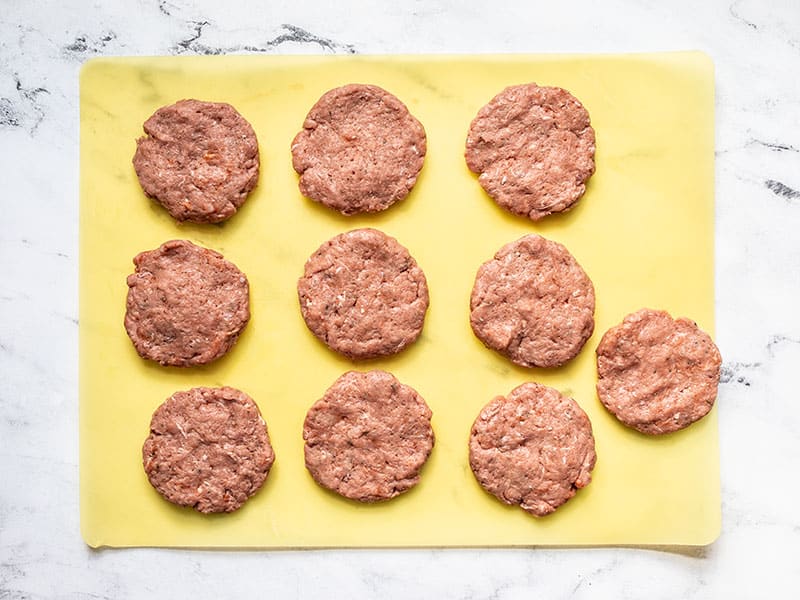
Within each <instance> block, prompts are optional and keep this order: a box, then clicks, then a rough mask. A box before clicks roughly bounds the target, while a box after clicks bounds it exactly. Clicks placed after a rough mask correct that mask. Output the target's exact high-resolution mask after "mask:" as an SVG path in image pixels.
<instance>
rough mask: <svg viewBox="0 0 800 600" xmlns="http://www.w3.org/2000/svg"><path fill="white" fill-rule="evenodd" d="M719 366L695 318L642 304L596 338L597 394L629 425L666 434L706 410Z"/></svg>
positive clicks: (712, 346) (716, 354) (717, 355)
mask: <svg viewBox="0 0 800 600" xmlns="http://www.w3.org/2000/svg"><path fill="white" fill-rule="evenodd" d="M721 366H722V357H721V356H720V353H719V350H718V349H717V346H716V344H714V342H713V341H712V340H711V338H710V337H709V335H708V334H707V333H705V332H704V331H702V330H700V329H699V328H698V327H697V324H696V323H694V321H690V320H689V319H682V318H681V319H673V318H672V317H671V316H670V315H669V313H667V312H665V311H663V310H651V309H647V308H644V309H642V310H639V311H637V312H635V313H633V314H630V315H628V316H627V317H625V319H624V320H623V321H622V323H621V324H620V325H617V326H615V327H612V328H611V329H609V330H608V331H607V332H606V333H605V335H604V336H603V339H602V340H600V345H599V346H598V347H597V374H598V381H597V394H598V396H599V397H600V401H601V402H602V403H603V405H604V406H605V407H606V408H607V409H608V410H609V411H610V412H611V414H613V415H614V416H615V417H617V419H619V420H620V421H621V422H622V423H624V424H625V425H627V426H628V427H632V428H633V429H636V430H637V431H640V432H642V433H646V434H649V435H659V434H662V433H669V432H671V431H677V430H679V429H683V428H684V427H688V426H689V425H691V424H692V423H694V422H695V421H697V420H699V419H701V418H703V417H704V416H706V414H708V411H710V410H711V407H712V406H713V405H714V401H715V400H716V398H717V387H718V386H719V376H720V368H721Z"/></svg>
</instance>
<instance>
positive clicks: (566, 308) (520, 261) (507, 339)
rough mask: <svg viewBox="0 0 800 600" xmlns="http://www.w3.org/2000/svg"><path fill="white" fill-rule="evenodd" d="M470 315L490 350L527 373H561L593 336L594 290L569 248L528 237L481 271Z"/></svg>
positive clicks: (472, 322) (501, 251)
mask: <svg viewBox="0 0 800 600" xmlns="http://www.w3.org/2000/svg"><path fill="white" fill-rule="evenodd" d="M470 310H471V313H470V324H471V325H472V330H473V331H474V332H475V335H476V336H477V337H478V339H480V340H481V341H482V342H483V343H484V344H485V345H486V346H487V347H489V348H492V349H493V350H497V351H498V352H500V353H501V354H503V355H504V356H506V357H508V358H509V359H510V360H511V361H512V362H514V363H516V364H518V365H521V366H523V367H558V366H561V365H563V364H564V363H566V362H568V361H570V360H572V359H573V358H574V357H575V356H577V354H578V353H579V352H580V351H581V348H583V345H584V344H585V343H586V340H588V339H589V337H590V336H591V335H592V332H593V331H594V286H593V285H592V282H591V280H590V279H589V277H588V276H587V275H586V273H585V272H584V270H583V269H582V268H581V266H580V265H579V264H578V262H577V261H576V260H575V258H574V257H573V256H572V255H571V254H570V253H569V251H568V250H567V249H566V248H565V247H564V246H562V245H561V244H559V243H557V242H553V241H550V240H546V239H545V238H543V237H540V236H538V235H526V236H525V237H523V238H520V239H519V240H517V241H515V242H511V243H510V244H506V245H505V246H503V247H502V248H500V250H499V251H498V252H497V254H495V255H494V258H493V259H492V260H490V261H488V262H486V263H484V264H483V265H482V266H481V268H480V269H478V275H477V276H476V278H475V286H474V287H473V288H472V297H471V299H470Z"/></svg>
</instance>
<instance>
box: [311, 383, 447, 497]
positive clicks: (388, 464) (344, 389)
mask: <svg viewBox="0 0 800 600" xmlns="http://www.w3.org/2000/svg"><path fill="white" fill-rule="evenodd" d="M303 439H304V440H305V441H306V445H305V457H306V468H307V469H308V471H309V472H310V473H311V476H312V477H313V478H314V480H315V481H316V482H317V483H319V484H320V485H321V486H322V487H325V488H328V489H329V490H332V491H334V492H336V493H338V494H341V495H342V496H344V497H346V498H351V499H353V500H359V501H361V502H376V501H378V500H388V499H390V498H394V497H395V496H397V495H398V494H401V493H403V492H405V491H407V490H409V489H410V488H412V487H414V486H415V485H417V483H419V472H420V469H422V465H424V464H425V461H426V460H428V456H430V453H431V450H432V449H433V443H434V436H433V429H432V428H431V409H430V408H428V405H427V404H426V403H425V400H423V399H422V397H421V396H420V395H419V394H418V393H417V392H416V391H415V390H414V389H413V388H411V387H409V386H407V385H403V384H402V383H400V382H399V381H397V379H395V378H394V376H393V375H391V374H390V373H387V372H385V371H369V372H366V373H361V372H357V371H349V372H347V373H345V374H344V375H342V376H341V377H339V379H337V380H336V381H335V382H334V384H333V385H332V386H331V387H330V388H328V390H327V391H326V392H325V395H324V396H323V397H322V398H321V399H320V400H318V401H317V402H315V403H314V405H313V406H312V407H311V409H310V410H309V411H308V414H307V415H306V420H305V423H304V425H303Z"/></svg>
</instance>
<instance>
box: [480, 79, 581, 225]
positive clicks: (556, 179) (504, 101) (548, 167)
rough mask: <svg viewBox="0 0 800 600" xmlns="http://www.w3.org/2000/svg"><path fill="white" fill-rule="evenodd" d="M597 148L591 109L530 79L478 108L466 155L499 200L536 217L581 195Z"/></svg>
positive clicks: (557, 209)
mask: <svg viewBox="0 0 800 600" xmlns="http://www.w3.org/2000/svg"><path fill="white" fill-rule="evenodd" d="M594 151H595V137H594V129H592V126H591V124H590V122H589V113H588V112H587V111H586V109H585V108H584V107H583V105H582V104H581V103H580V102H579V101H578V100H577V98H575V97H574V96H573V95H572V94H570V93H569V92H568V91H566V90H563V89H561V88H557V87H541V86H538V85H536V84H535V83H529V84H525V85H515V86H511V87H508V88H506V89H504V90H503V91H502V92H500V93H499V94H498V95H497V96H495V97H494V98H493V99H492V100H491V102H489V104H487V105H486V106H484V107H483V108H481V109H480V111H478V115H477V116H476V117H475V119H474V120H473V121H472V124H471V125H470V128H469V134H468V135H467V149H466V154H465V156H466V159H467V166H468V167H469V168H470V170H471V171H474V172H475V173H478V175H479V177H478V181H479V182H480V184H481V186H482V187H483V189H484V190H486V192H487V193H488V194H489V195H490V196H491V197H492V198H494V200H495V202H497V203H498V204H499V205H500V206H502V207H503V208H505V209H506V210H509V211H511V212H512V213H515V214H518V215H522V216H525V217H528V218H530V219H532V220H534V221H537V220H539V219H541V218H542V217H545V216H547V215H549V214H551V213H557V212H564V211H567V210H569V209H570V208H572V206H573V205H574V204H575V203H576V202H577V201H578V200H579V199H580V197H581V196H583V193H584V192H585V191H586V182H587V180H588V179H589V177H591V175H592V173H594Z"/></svg>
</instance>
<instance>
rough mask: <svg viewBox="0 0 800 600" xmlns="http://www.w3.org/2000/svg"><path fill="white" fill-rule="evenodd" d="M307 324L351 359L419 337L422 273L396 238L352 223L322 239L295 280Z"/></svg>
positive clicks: (387, 351)
mask: <svg viewBox="0 0 800 600" xmlns="http://www.w3.org/2000/svg"><path fill="white" fill-rule="evenodd" d="M297 292H298V296H299V299H300V310H301V312H302V314H303V319H305V322H306V325H308V328H309V329H310V330H311V331H312V332H313V333H314V335H315V336H317V337H318V338H319V339H320V340H322V341H323V342H324V343H325V344H327V345H328V347H330V348H331V349H333V350H335V351H336V352H340V353H341V354H344V355H345V356H347V357H349V358H352V359H355V360H361V359H367V358H375V357H378V356H388V355H391V354H395V353H397V352H400V351H401V350H403V349H404V348H405V347H406V346H408V345H409V344H411V343H412V342H413V341H414V340H416V339H417V337H419V335H420V332H421V331H422V326H423V323H424V321H425V312H426V311H427V309H428V285H427V282H426V281H425V274H424V273H423V272H422V269H420V268H419V266H417V263H416V261H415V260H414V259H413V258H412V257H411V255H410V254H409V253H408V250H406V249H405V248H404V247H403V246H401V245H400V244H399V243H398V242H397V240H396V239H394V238H392V237H389V236H388V235H386V234H385V233H382V232H380V231H377V230H375V229H355V230H353V231H349V232H347V233H343V234H340V235H337V236H336V237H334V238H332V239H330V240H328V241H327V242H325V243H324V244H323V245H322V246H320V248H319V249H318V250H317V251H316V252H315V253H314V254H313V255H311V257H310V258H309V259H308V261H307V262H306V266H305V272H304V274H303V277H301V278H300V280H299V282H298V284H297Z"/></svg>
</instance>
